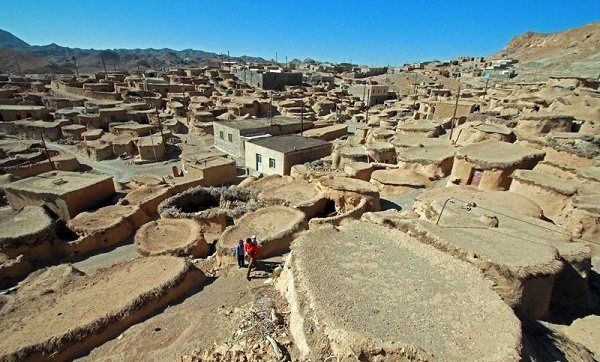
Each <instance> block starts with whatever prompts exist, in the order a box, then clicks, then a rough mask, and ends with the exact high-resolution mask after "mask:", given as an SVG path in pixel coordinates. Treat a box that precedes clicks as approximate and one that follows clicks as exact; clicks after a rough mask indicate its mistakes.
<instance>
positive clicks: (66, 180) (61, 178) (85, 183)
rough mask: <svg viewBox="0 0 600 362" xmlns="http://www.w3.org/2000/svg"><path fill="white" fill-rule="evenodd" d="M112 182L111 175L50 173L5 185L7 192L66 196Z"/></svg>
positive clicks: (67, 172)
mask: <svg viewBox="0 0 600 362" xmlns="http://www.w3.org/2000/svg"><path fill="white" fill-rule="evenodd" d="M106 180H112V177H111V176H109V175H98V174H94V173H83V172H69V171H50V172H46V173H43V174H40V175H37V176H32V177H28V178H25V179H22V180H18V181H15V182H12V183H10V184H7V185H4V188H5V189H7V190H10V189H13V190H23V191H29V192H33V193H36V194H46V193H49V194H52V195H66V194H68V193H71V192H73V191H77V190H81V189H85V188H87V187H90V186H92V185H96V184H98V183H102V182H105V181H106Z"/></svg>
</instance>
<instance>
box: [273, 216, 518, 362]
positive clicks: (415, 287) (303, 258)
mask: <svg viewBox="0 0 600 362" xmlns="http://www.w3.org/2000/svg"><path fill="white" fill-rule="evenodd" d="M284 273H285V275H283V274H282V278H281V280H280V282H281V284H279V285H280V287H281V289H283V290H284V293H285V294H286V296H287V298H288V301H289V303H290V308H291V312H292V315H291V325H290V328H291V330H292V332H293V333H294V337H295V340H296V343H297V345H298V347H299V348H300V350H301V351H304V352H305V353H306V355H305V357H307V358H308V359H309V360H311V359H322V358H326V357H329V358H332V357H333V358H335V357H336V356H337V357H341V356H347V357H351V356H354V358H360V357H359V356H363V357H362V359H363V360H386V361H392V360H401V359H410V358H417V359H418V358H426V359H439V360H471V359H477V360H488V361H490V360H498V361H506V360H518V359H519V355H520V350H521V329H520V323H519V321H518V319H517V318H516V317H515V316H514V314H513V312H512V311H511V310H510V308H508V306H507V305H506V304H504V303H503V302H502V300H501V299H500V298H499V297H498V295H497V294H495V293H494V292H493V291H492V288H491V283H489V282H488V281H486V280H484V279H483V278H482V276H481V274H480V273H479V272H478V271H477V270H476V269H474V268H472V267H471V266H470V265H468V264H466V263H463V262H461V261H459V260H457V259H455V258H453V257H451V256H449V255H447V254H444V253H442V252H439V251H437V250H435V249H433V248H431V247H429V246H426V245H423V244H421V243H419V242H418V241H416V240H414V239H412V238H410V237H408V236H407V235H406V234H403V233H401V232H399V231H394V230H390V229H388V228H385V227H382V226H378V225H375V224H371V223H366V222H358V221H357V222H353V223H348V224H345V225H344V226H342V227H340V228H339V229H337V230H336V229H334V228H327V227H324V228H321V229H318V230H315V231H309V232H308V233H306V234H304V235H303V236H301V237H300V238H298V239H297V240H296V241H295V242H294V244H293V246H292V253H291V259H290V260H288V263H286V268H285V270H284ZM482 330H485V331H487V333H481V331H482ZM311 331H312V332H311ZM323 353H324V354H323ZM377 358H379V359H377Z"/></svg>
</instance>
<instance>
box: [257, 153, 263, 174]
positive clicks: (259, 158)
mask: <svg viewBox="0 0 600 362" xmlns="http://www.w3.org/2000/svg"><path fill="white" fill-rule="evenodd" d="M256 171H258V173H262V172H263V166H262V155H261V154H258V153H257V154H256Z"/></svg>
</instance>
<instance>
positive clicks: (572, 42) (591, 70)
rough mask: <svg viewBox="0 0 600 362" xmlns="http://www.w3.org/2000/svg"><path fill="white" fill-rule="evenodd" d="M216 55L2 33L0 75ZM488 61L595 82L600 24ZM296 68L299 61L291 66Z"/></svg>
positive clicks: (525, 37)
mask: <svg viewBox="0 0 600 362" xmlns="http://www.w3.org/2000/svg"><path fill="white" fill-rule="evenodd" d="M219 57H220V55H218V54H216V53H211V52H205V51H202V50H193V49H185V50H172V49H167V48H164V49H112V50H96V49H80V48H69V47H63V46H60V45H57V44H54V43H52V44H48V45H42V46H40V45H30V44H28V43H27V42H25V41H23V40H21V39H19V38H18V37H16V36H15V35H13V34H11V33H9V32H7V31H4V30H0V73H18V66H17V61H18V65H19V67H20V68H21V72H22V73H63V74H74V73H75V66H74V62H73V59H75V60H76V62H77V66H78V70H79V72H82V73H91V72H100V71H103V69H104V67H103V65H102V60H104V63H105V65H106V68H107V70H108V71H115V70H135V69H137V68H140V69H142V70H143V69H147V68H153V69H160V68H165V67H171V66H187V65H202V64H206V63H207V62H209V61H210V60H211V59H217V58H219ZM491 58H492V59H494V58H495V59H498V58H510V59H516V60H518V61H519V63H518V64H517V65H516V68H517V72H518V74H519V76H518V78H520V79H522V80H530V78H531V79H533V78H536V77H537V79H540V80H541V79H542V78H547V77H548V76H549V75H563V76H579V77H586V78H596V77H598V76H599V72H600V22H594V23H591V24H587V25H584V26H581V27H578V28H574V29H569V30H565V31H561V32H556V33H549V34H543V33H536V32H526V33H524V34H522V35H519V36H517V37H515V38H513V39H512V40H511V41H510V42H508V44H507V45H506V46H505V47H504V48H503V49H501V50H499V51H498V52H496V53H494V54H492V55H491ZM231 59H233V60H246V61H256V62H264V61H265V60H264V59H262V58H258V57H249V56H241V57H232V58H231ZM305 61H306V60H305ZM295 62H300V61H299V60H297V59H294V60H292V61H291V63H295Z"/></svg>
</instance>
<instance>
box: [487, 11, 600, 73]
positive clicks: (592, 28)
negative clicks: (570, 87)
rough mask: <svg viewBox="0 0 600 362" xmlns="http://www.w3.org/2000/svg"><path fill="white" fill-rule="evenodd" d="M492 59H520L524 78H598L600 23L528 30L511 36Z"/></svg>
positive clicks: (519, 65) (599, 66) (519, 67)
mask: <svg viewBox="0 0 600 362" xmlns="http://www.w3.org/2000/svg"><path fill="white" fill-rule="evenodd" d="M492 57H493V58H511V59H517V60H519V64H518V65H517V69H518V70H519V78H521V79H522V80H528V79H529V78H531V79H533V73H535V72H536V68H537V76H536V78H537V79H543V78H547V77H548V76H551V75H562V76H566V75H570V76H580V77H587V78H596V77H597V76H598V73H599V72H600V22H595V23H591V24H588V25H585V26H582V27H579V28H575V29H571V30H566V31H562V32H557V33H550V34H542V33H535V32H527V33H525V34H523V35H519V36H517V37H515V38H514V39H512V40H511V41H510V42H509V43H508V44H507V45H506V47H504V49H502V50H500V51H499V52H497V53H495V54H494V55H493V56H492Z"/></svg>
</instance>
